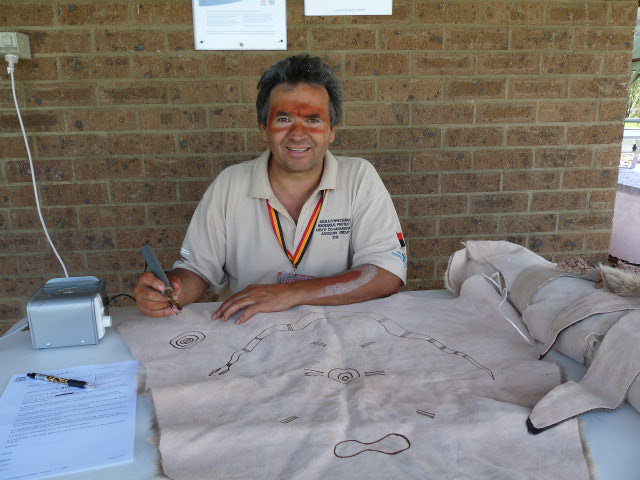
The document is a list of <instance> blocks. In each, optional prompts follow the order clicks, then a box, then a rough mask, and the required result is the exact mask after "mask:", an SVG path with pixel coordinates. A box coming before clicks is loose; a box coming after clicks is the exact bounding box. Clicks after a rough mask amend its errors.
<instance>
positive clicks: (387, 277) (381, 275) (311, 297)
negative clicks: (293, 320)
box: [294, 265, 402, 305]
mask: <svg viewBox="0 0 640 480" xmlns="http://www.w3.org/2000/svg"><path fill="white" fill-rule="evenodd" d="M309 282H310V283H308V284H307V283H306V282H298V283H296V284H295V285H294V287H298V289H300V292H298V293H299V294H301V299H300V301H299V303H297V304H298V305H345V304H350V303H358V302H365V301H367V300H372V299H374V298H381V297H387V296H389V295H392V294H394V293H397V292H398V291H399V290H400V288H402V280H400V278H398V277H397V276H396V275H394V274H393V273H391V272H388V271H387V270H385V269H383V268H380V267H377V266H375V265H361V266H359V267H356V268H354V269H352V270H347V271H346V272H343V273H340V274H338V275H334V276H333V277H325V278H316V279H313V280H309Z"/></svg>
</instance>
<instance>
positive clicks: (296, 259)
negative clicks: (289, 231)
mask: <svg viewBox="0 0 640 480" xmlns="http://www.w3.org/2000/svg"><path fill="white" fill-rule="evenodd" d="M326 192H327V191H326V190H322V191H321V192H320V200H318V203H317V204H316V208H315V209H314V210H313V213H312V214H311V218H310V219H309V223H308V224H307V228H305V230H304V234H303V235H302V239H301V240H300V243H299V244H298V248H296V251H295V253H294V254H292V253H291V252H290V251H289V250H287V247H286V246H285V244H284V237H283V236H282V226H281V225H280V217H279V216H278V212H276V210H275V209H274V208H273V207H272V206H271V204H270V203H269V200H267V208H268V209H269V219H270V220H271V226H272V227H273V233H275V234H276V238H277V239H278V242H279V243H280V245H281V246H282V249H283V250H284V252H285V253H286V254H287V258H289V261H291V264H292V265H293V269H294V270H295V269H296V268H297V267H298V264H299V263H300V261H301V260H302V256H303V255H304V252H306V250H307V247H308V246H309V242H310V241H311V235H313V231H314V229H315V228H316V223H318V217H319V216H320V209H321V208H322V203H323V202H324V196H325V194H326Z"/></svg>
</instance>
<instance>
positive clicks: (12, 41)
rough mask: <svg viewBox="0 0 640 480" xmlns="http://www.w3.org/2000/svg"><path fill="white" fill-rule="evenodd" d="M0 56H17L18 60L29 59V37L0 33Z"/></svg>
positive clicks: (14, 33)
mask: <svg viewBox="0 0 640 480" xmlns="http://www.w3.org/2000/svg"><path fill="white" fill-rule="evenodd" d="M0 55H17V56H18V58H19V59H27V60H28V59H30V58H31V49H30V48H29V37H28V36H27V35H25V34H24V33H18V32H0ZM0 58H1V57H0Z"/></svg>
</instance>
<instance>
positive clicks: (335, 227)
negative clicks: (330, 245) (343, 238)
mask: <svg viewBox="0 0 640 480" xmlns="http://www.w3.org/2000/svg"><path fill="white" fill-rule="evenodd" d="M316 232H318V233H319V234H320V235H322V236H326V235H328V236H330V237H331V239H332V240H336V239H338V238H339V237H340V235H351V218H327V219H324V220H318V225H317V226H316Z"/></svg>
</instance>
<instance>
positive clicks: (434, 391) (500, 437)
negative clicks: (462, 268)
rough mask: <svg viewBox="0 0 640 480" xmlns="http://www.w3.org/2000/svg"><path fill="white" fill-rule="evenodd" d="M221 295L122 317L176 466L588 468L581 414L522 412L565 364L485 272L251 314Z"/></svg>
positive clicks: (301, 470) (503, 472)
mask: <svg viewBox="0 0 640 480" xmlns="http://www.w3.org/2000/svg"><path fill="white" fill-rule="evenodd" d="M215 308H216V305H212V304H200V305H191V306H188V307H186V308H185V309H184V310H183V313H182V314H181V315H180V316H177V317H175V316H172V317H169V318H148V317H143V316H142V315H139V314H132V315H131V316H130V317H128V318H126V319H125V320H124V321H123V322H122V323H121V324H120V325H119V326H118V327H117V328H118V331H119V333H120V334H121V335H122V336H123V338H124V339H125V341H126V342H127V344H128V345H129V347H130V348H131V351H132V352H133V354H134V355H135V356H136V358H138V359H139V360H140V361H141V362H142V363H143V364H144V366H145V368H146V372H147V384H148V385H149V387H150V390H151V393H152V395H153V400H154V404H155V407H156V412H157V416H158V423H159V427H160V452H161V455H162V461H163V468H164V471H165V473H166V474H167V475H168V476H169V477H171V478H173V479H189V480H198V479H211V478H224V479H249V478H250V479H263V478H264V479H275V478H278V479H280V478H283V479H284V478H287V479H304V480H313V479H332V478H340V479H360V478H367V479H380V480H382V479H384V480H389V479H402V480H405V479H412V478H415V479H424V478H438V479H459V478H491V479H496V480H500V479H503V480H512V479H519V480H533V479H539V478H571V479H576V480H581V479H584V480H587V479H588V478H589V472H588V467H587V462H586V460H585V458H584V453H583V449H582V444H581V440H580V433H579V428H578V422H577V421H575V420H573V421H568V422H564V423H563V424H562V425H559V426H558V427H556V428H554V429H552V430H550V431H549V432H547V433H545V435H544V436H533V435H529V433H528V432H527V430H526V429H525V428H523V425H524V424H525V422H526V419H527V416H528V415H529V412H530V410H531V408H532V407H533V406H534V405H535V404H536V403H537V402H539V401H540V399H541V398H543V397H544V395H546V394H547V393H548V392H549V391H550V390H552V389H553V388H554V387H556V386H558V385H559V384H560V382H561V381H562V380H561V374H560V369H559V367H558V366H557V364H555V363H554V362H548V361H540V360H539V354H538V351H537V349H536V348H535V346H534V345H531V344H530V343H527V341H525V340H524V339H523V338H522V337H521V336H520V335H518V333H517V332H516V331H515V330H514V329H512V328H511V327H510V326H509V325H508V324H507V323H506V320H505V318H509V319H515V320H518V321H519V318H518V317H519V314H518V312H517V311H516V310H515V309H514V308H513V307H512V306H511V305H510V304H509V303H508V302H505V301H504V300H503V297H502V295H501V294H500V293H499V292H497V291H496V290H495V289H494V287H493V286H492V284H491V283H490V282H489V281H487V280H486V279H485V278H483V277H482V276H480V275H476V276H473V277H471V278H469V279H467V281H465V282H464V285H463V286H462V288H461V291H460V295H459V297H457V298H453V299H433V298H429V297H420V296H414V295H412V294H409V293H400V294H397V295H393V296H391V297H388V298H384V299H379V300H373V301H370V302H363V303H360V304H356V305H347V306H341V307H309V306H300V307H296V308H294V309H292V310H290V311H287V312H280V313H269V314H258V315H256V316H255V317H253V318H252V319H251V320H250V321H249V322H247V323H245V324H242V325H236V324H234V323H233V322H232V321H229V322H226V323H222V322H220V321H214V320H212V319H211V312H212V311H213V310H214V309H215ZM203 309H205V313H203V312H202V310H203ZM206 310H208V312H206ZM522 328H524V326H523V327H522Z"/></svg>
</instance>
